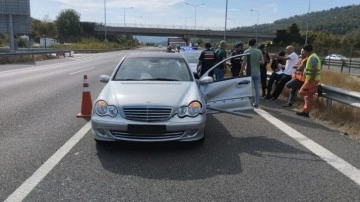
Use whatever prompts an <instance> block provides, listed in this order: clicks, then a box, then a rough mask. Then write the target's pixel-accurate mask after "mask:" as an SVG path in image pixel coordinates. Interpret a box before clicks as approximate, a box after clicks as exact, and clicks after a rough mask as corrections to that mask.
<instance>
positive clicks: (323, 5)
mask: <svg viewBox="0 0 360 202" xmlns="http://www.w3.org/2000/svg"><path fill="white" fill-rule="evenodd" d="M227 1H228V9H227V25H226V26H227V28H233V27H241V26H252V25H256V24H257V23H258V24H265V23H272V22H274V21H275V20H279V19H282V18H288V17H291V16H294V15H303V14H306V13H307V12H309V11H310V12H314V11H322V10H328V9H331V8H335V7H343V6H348V5H359V4H360V0H303V1H298V0H295V1H288V0H227ZM105 4H106V9H105V7H104V5H105ZM309 7H310V10H309ZM64 9H74V10H76V11H77V12H78V13H79V14H80V21H82V22H85V21H86V22H98V23H105V11H106V24H107V25H108V26H111V25H112V26H123V25H124V23H125V25H126V26H136V27H140V26H142V27H167V28H168V27H171V26H173V27H176V28H181V27H188V28H190V27H191V28H194V27H195V26H196V28H197V29H206V28H211V29H216V28H218V29H223V28H224V27H225V13H226V0H30V10H31V17H33V18H36V19H39V20H48V21H52V20H55V19H56V17H57V16H58V15H59V13H60V11H62V10H64Z"/></svg>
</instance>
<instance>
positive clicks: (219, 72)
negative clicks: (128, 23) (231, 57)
mask: <svg viewBox="0 0 360 202" xmlns="http://www.w3.org/2000/svg"><path fill="white" fill-rule="evenodd" d="M225 49H226V41H224V40H222V41H220V44H219V49H217V50H216V51H215V54H216V63H219V62H220V61H222V60H224V59H226V58H227V54H226V50H225ZM225 69H226V61H224V62H223V63H222V64H219V65H218V66H217V67H216V68H215V70H214V73H215V79H216V81H220V80H223V79H224V76H225Z"/></svg>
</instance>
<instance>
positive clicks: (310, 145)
mask: <svg viewBox="0 0 360 202" xmlns="http://www.w3.org/2000/svg"><path fill="white" fill-rule="evenodd" d="M255 112H256V113H257V114H259V115H260V116H261V117H263V118H264V119H266V120H267V121H269V122H270V123H272V124H273V125H274V126H276V127H277V128H279V129H280V130H281V131H283V132H284V133H285V134H287V135H288V136H290V137H291V138H293V139H295V140H296V141H297V142H299V143H300V144H301V145H303V146H304V147H306V148H307V149H309V150H310V151H311V152H313V153H314V154H315V155H317V156H319V157H320V158H322V159H323V160H324V161H325V162H327V163H328V164H330V165H331V166H332V167H334V168H335V169H336V170H338V171H339V172H341V173H342V174H344V175H345V176H347V177H348V178H350V179H351V180H352V181H354V182H355V183H356V184H357V185H360V170H359V169H357V168H356V167H354V166H353V165H351V164H350V163H348V162H346V161H345V160H343V159H342V158H340V157H338V156H336V155H335V154H333V153H332V152H330V151H329V150H327V149H325V148H324V147H323V146H321V145H319V144H318V143H316V142H314V141H313V140H311V139H309V138H308V137H306V136H304V135H303V134H301V133H299V132H298V131H296V130H295V129H293V128H291V127H290V126H288V125H286V124H285V123H284V122H282V121H280V120H279V119H277V118H275V117H273V116H272V115H270V114H269V113H268V112H266V111H264V110H262V109H256V110H255Z"/></svg>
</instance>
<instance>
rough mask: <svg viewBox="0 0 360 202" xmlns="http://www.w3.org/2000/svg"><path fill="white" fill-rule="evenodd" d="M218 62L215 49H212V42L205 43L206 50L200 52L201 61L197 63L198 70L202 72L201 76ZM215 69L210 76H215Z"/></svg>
mask: <svg viewBox="0 0 360 202" xmlns="http://www.w3.org/2000/svg"><path fill="white" fill-rule="evenodd" d="M215 63H216V55H215V51H214V50H212V49H211V43H206V44H205V50H204V51H202V52H201V53H200V56H199V62H198V63H197V71H198V72H200V73H199V76H200V77H201V76H202V75H204V73H205V72H206V71H208V70H209V69H210V68H211V67H212V66H214V65H215ZM213 75H214V71H211V72H210V73H209V76H211V77H212V76H213Z"/></svg>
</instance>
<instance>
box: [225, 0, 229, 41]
mask: <svg viewBox="0 0 360 202" xmlns="http://www.w3.org/2000/svg"><path fill="white" fill-rule="evenodd" d="M227 11H228V0H226V7H225V29H224V41H226V24H227Z"/></svg>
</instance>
